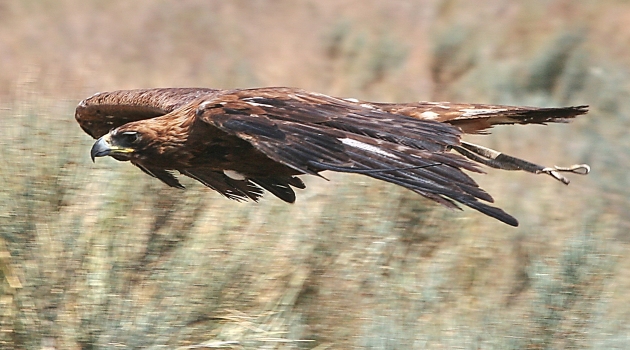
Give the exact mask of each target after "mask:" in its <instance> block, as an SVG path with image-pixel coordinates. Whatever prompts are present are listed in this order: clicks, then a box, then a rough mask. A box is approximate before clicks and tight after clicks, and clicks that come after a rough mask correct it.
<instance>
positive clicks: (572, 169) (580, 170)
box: [554, 164, 591, 175]
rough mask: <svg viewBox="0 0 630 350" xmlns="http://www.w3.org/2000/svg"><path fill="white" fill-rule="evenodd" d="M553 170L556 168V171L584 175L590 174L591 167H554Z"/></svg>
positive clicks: (581, 165) (586, 165)
mask: <svg viewBox="0 0 630 350" xmlns="http://www.w3.org/2000/svg"><path fill="white" fill-rule="evenodd" d="M554 168H556V170H557V171H566V172H569V173H574V174H579V175H586V174H588V173H590V172H591V167H590V166H588V164H574V165H571V166H570V167H567V168H565V167H560V166H557V165H555V166H554Z"/></svg>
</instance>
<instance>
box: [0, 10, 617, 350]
mask: <svg viewBox="0 0 630 350" xmlns="http://www.w3.org/2000/svg"><path fill="white" fill-rule="evenodd" d="M629 23H630V3H629V2H628V1H622V0H604V1H587V0H585V1H574V0H530V1H517V0H485V1H464V0H417V1H411V0H390V1H378V0H334V1H333V0H319V1H308V0H297V1H296V0H232V1H205V0H179V1H175V0H172V1H168V0H153V1H149V0H138V1H123V0H107V1H101V0H94V1H85V0H54V1H53V0H23V1H10V0H3V1H0V64H1V67H2V69H1V70H0V133H1V134H0V135H1V136H0V150H1V152H0V164H1V166H0V183H1V184H2V190H1V191H0V208H1V209H0V233H1V236H0V347H2V348H6V349H10V348H20V349H100V348H119V349H120V348H122V349H126V348H153V349H157V348H160V349H162V348H180V349H201V348H218V347H223V348H235V349H257V348H265V349H319V350H322V349H351V348H356V349H411V348H416V349H454V348H458V349H523V348H527V349H560V348H562V349H586V348H594V349H603V348H609V349H612V348H618V349H621V348H628V347H630V345H628V344H630V306H629V305H630V297H629V296H628V292H627V291H628V290H629V289H630V254H629V252H630V232H629V229H630V216H629V214H628V212H629V210H630V202H629V201H628V198H629V197H630V190H629V185H630V177H629V176H628V171H630V137H628V136H627V135H628V132H627V130H628V126H629V124H630V118H629V117H628V115H629V114H630V99H629V93H630V28H629V26H628V24H629ZM166 86H167V87H176V86H179V87H183V86H190V87H193V86H199V87H214V88H236V87H239V88H245V87H258V86H295V87H301V88H304V89H308V90H314V91H318V92H321V93H326V94H330V95H335V96H340V97H354V98H359V99H364V100H372V101H387V102H410V101H418V100H438V101H440V100H451V101H456V102H476V103H495V104H516V105H533V106H563V105H578V104H589V105H590V106H591V107H590V110H591V112H590V113H589V114H588V115H587V116H585V117H580V118H579V119H578V120H576V121H575V122H573V123H571V124H563V125H550V126H512V127H499V128H496V129H494V130H493V134H492V135H489V136H487V135H486V136H474V137H467V140H468V141H471V142H475V143H479V144H482V145H485V146H487V147H492V148H495V149H499V150H501V151H503V152H506V153H508V154H511V155H514V156H517V157H521V158H526V159H528V160H531V161H534V162H536V163H539V164H545V165H548V166H551V165H554V164H558V165H570V164H574V163H589V164H590V165H591V167H592V169H593V171H592V173H591V174H590V175H589V176H587V177H578V176H574V177H572V180H573V181H572V183H571V185H569V186H568V187H567V186H564V185H562V184H560V183H559V182H557V181H554V180H553V179H551V178H549V177H547V176H535V175H531V174H521V173H511V172H505V171H496V170H492V169H488V174H486V175H479V176H477V175H475V176H474V177H475V179H477V180H478V181H479V183H480V184H481V186H482V187H483V188H485V189H486V190H488V191H489V192H490V193H491V194H493V196H494V197H495V199H496V204H497V205H498V206H500V207H502V208H504V209H505V210H506V211H508V212H510V213H511V214H513V215H514V216H515V217H517V218H518V219H519V221H520V224H521V226H520V227H518V228H512V227H509V226H507V225H504V224H501V223H499V222H497V221H495V220H493V219H491V218H489V217H486V216H483V215H481V214H480V213H478V212H476V211H474V210H469V209H464V210H463V211H461V212H459V211H457V212H456V211H451V210H448V209H446V208H443V207H439V206H437V205H436V204H434V203H432V202H429V201H427V200H425V199H423V198H422V197H420V196H418V195H416V194H413V193H411V192H409V191H406V190H404V189H401V188H399V187H397V186H394V185H390V184H384V183H380V182H377V181H374V180H371V179H369V178H367V177H364V176H359V175H339V174H326V176H327V177H328V178H329V179H330V181H325V180H322V179H318V178H306V179H305V181H306V183H307V186H308V188H307V189H306V190H304V191H300V192H299V193H298V200H297V202H296V203H295V204H294V205H287V204H285V203H282V202H281V201H279V200H277V199H275V198H273V196H267V197H266V198H264V199H263V200H262V201H261V202H260V203H237V202H232V201H229V200H227V199H225V198H222V197H221V196H220V195H219V194H217V193H215V192H213V191H211V190H209V189H207V188H204V187H203V186H202V185H201V184H199V183H195V182H193V181H187V179H183V181H184V184H185V185H186V186H187V190H185V191H181V190H177V189H172V188H168V187H167V186H165V185H163V184H162V183H160V182H159V181H158V180H156V179H153V178H150V177H148V176H146V175H145V174H143V173H141V172H140V171H139V170H138V169H136V168H135V167H133V166H131V165H130V164H128V163H119V162H116V161H115V160H113V159H109V158H108V159H99V160H98V161H97V162H96V164H93V163H92V162H91V161H90V158H89V149H90V147H91V144H92V143H93V140H91V138H90V137H89V136H88V135H86V134H84V133H83V132H82V131H81V130H80V128H79V127H78V125H77V124H76V122H75V121H74V107H75V106H76V105H77V103H78V102H79V101H80V100H82V99H83V98H86V97H88V96H90V95H92V94H94V93H95V92H98V91H107V90H117V89H131V88H145V87H166Z"/></svg>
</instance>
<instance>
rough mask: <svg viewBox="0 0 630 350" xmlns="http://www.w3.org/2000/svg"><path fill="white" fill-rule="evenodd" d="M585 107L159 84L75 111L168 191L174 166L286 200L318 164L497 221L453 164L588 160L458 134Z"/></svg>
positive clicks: (97, 148)
mask: <svg viewBox="0 0 630 350" xmlns="http://www.w3.org/2000/svg"><path fill="white" fill-rule="evenodd" d="M586 112H587V106H577V107H565V108H533V107H510V106H496V105H479V104H456V103H448V102H439V103H436V102H414V103H373V102H365V101H359V100H357V99H344V98H337V97H331V96H327V95H323V94H319V93H314V92H309V91H304V90H301V89H294V88H285V87H273V88H257V89H237V90H216V89H205V88H161V89H141V90H122V91H113V92H104V93H98V94H96V95H94V96H91V97H89V98H87V99H85V100H83V101H82V102H81V103H80V104H79V105H78V106H77V109H76V114H75V117H76V120H77V121H78V122H79V125H80V126H81V128H82V129H83V130H84V131H85V132H86V133H88V134H89V135H90V136H92V137H93V138H95V139H98V140H97V141H96V143H95V144H94V146H93V147H92V150H91V156H92V160H94V158H95V157H102V156H111V157H113V158H115V159H117V160H120V161H130V162H131V163H132V164H134V165H136V166H137V167H139V168H140V169H142V170H143V171H144V172H145V173H147V174H149V175H151V176H154V177H156V178H158V179H160V180H162V181H163V182H164V183H166V184H167V185H169V186H172V187H178V188H183V186H182V185H181V184H180V183H179V181H178V180H177V179H176V177H175V176H174V173H175V172H179V173H180V174H183V175H185V176H189V177H191V178H193V179H195V180H198V181H199V182H201V183H203V184H204V185H206V186H208V187H210V188H212V189H214V190H216V191H217V192H219V193H221V194H222V195H224V196H226V197H227V198H230V199H236V200H247V199H252V200H254V201H255V200H257V199H258V198H260V197H261V196H262V194H263V190H267V191H269V192H271V193H272V194H274V195H275V196H277V197H278V198H280V199H282V200H283V201H285V202H289V203H292V202H294V201H295V193H294V192H293V188H292V187H295V188H299V189H303V188H305V186H304V183H303V182H302V181H301V180H300V179H299V178H298V177H296V175H303V174H310V175H319V173H320V172H322V171H324V170H330V171H337V172H344V173H356V174H363V175H367V176H370V177H373V178H375V179H379V180H383V181H387V182H391V183H393V184H396V185H399V186H402V187H405V188H408V189H410V190H412V191H414V192H416V193H418V194H420V195H422V196H424V197H427V198H429V199H431V200H434V201H436V202H438V203H440V204H443V205H445V206H447V207H450V208H459V207H458V206H457V204H456V202H459V203H461V204H464V205H467V206H469V207H471V208H474V209H476V210H478V211H480V212H482V213H484V214H486V215H489V216H491V217H493V218H496V219H498V220H500V221H502V222H504V223H506V224H509V225H512V226H517V225H518V222H517V221H516V219H515V218H513V217H512V216H510V215H509V214H507V213H505V212H504V211H503V210H501V209H500V208H496V207H492V206H490V205H488V204H486V203H484V202H493V199H492V197H491V196H490V195H489V194H488V193H487V192H485V191H484V190H482V189H481V188H479V186H478V185H477V183H475V181H474V180H473V179H471V178H470V177H469V176H468V175H467V174H466V173H465V172H464V170H467V171H471V172H478V173H481V172H483V171H482V170H480V169H479V164H484V165H487V166H490V167H493V168H500V169H506V170H525V171H528V172H531V173H536V174H539V173H545V174H548V175H551V176H553V177H554V178H556V179H557V180H560V181H562V182H563V183H565V184H568V182H569V181H568V180H567V179H566V178H564V177H563V176H562V175H561V174H560V172H564V171H566V172H573V173H578V174H586V173H588V171H589V168H588V166H587V165H574V166H572V167H568V168H562V167H553V168H551V167H543V166H539V165H536V164H532V163H530V162H527V161H524V160H521V159H518V158H514V157H511V156H508V155H505V154H503V153H500V152H497V151H495V150H492V149H489V148H485V147H481V146H478V145H474V144H471V143H468V142H464V141H462V140H461V135H462V133H482V132H485V131H487V129H489V128H490V127H492V126H494V125H498V124H545V123H547V122H566V121H568V120H569V119H571V118H573V117H575V116H577V115H580V114H584V113H586Z"/></svg>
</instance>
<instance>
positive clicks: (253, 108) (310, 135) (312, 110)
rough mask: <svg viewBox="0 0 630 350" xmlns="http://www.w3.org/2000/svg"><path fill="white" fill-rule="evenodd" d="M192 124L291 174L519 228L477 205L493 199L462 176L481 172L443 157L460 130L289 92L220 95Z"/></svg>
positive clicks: (208, 102) (203, 106) (455, 157)
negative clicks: (352, 177) (466, 211)
mask: <svg viewBox="0 0 630 350" xmlns="http://www.w3.org/2000/svg"><path fill="white" fill-rule="evenodd" d="M197 117H198V118H199V119H201V120H202V121H204V122H206V123H208V124H210V125H213V126H215V127H217V128H219V129H220V130H222V131H224V132H226V133H228V134H231V135H236V136H238V137H239V138H241V139H243V140H246V141H248V142H249V143H250V144H252V145H253V146H254V147H255V148H256V149H258V150H259V151H261V152H263V153H264V154H265V155H266V156H267V157H269V158H271V159H273V160H275V161H277V162H279V163H281V164H284V165H286V166H288V167H291V168H293V169H295V170H296V171H297V172H300V173H304V174H317V173H318V172H320V171H323V170H332V171H338V172H348V173H360V174H365V175H367V176H370V177H373V178H376V179H380V180H384V181H387V182H391V183H394V184H397V185H400V186H403V187H405V188H408V189H410V190H412V191H414V192H417V193H419V194H421V195H423V196H425V197H427V198H429V199H432V200H434V201H437V202H439V203H441V204H443V205H446V206H448V207H451V208H459V207H458V206H457V204H456V203H455V202H459V203H462V204H465V205H467V206H470V207H472V208H474V209H477V210H479V211H481V212H482V213H484V214H487V215H489V216H492V217H494V218H497V219H499V220H501V221H503V222H505V223H507V224H510V225H514V226H516V225H517V224H518V222H517V221H516V219H514V218H513V217H512V216H510V215H508V214H507V213H505V212H504V211H503V210H501V209H499V208H495V207H492V206H489V205H487V204H485V203H483V202H480V200H483V201H487V202H492V201H493V199H492V197H491V196H490V195H489V194H487V193H486V192H485V191H483V190H482V189H480V188H479V186H478V185H477V184H476V183H475V181H474V180H473V179H471V178H470V177H469V176H468V175H466V174H465V173H464V172H463V171H462V170H463V169H466V170H470V171H474V172H481V171H480V170H479V169H478V168H477V167H476V166H475V164H474V163H473V162H471V161H469V160H467V159H466V158H464V157H461V156H459V155H456V154H453V153H449V152H448V151H449V150H450V149H451V147H453V146H457V145H459V144H460V139H459V136H460V130H459V129H458V128H456V127H453V126H451V125H448V124H444V123H439V122H434V121H425V120H417V119H413V118H410V117H408V116H404V115H400V114H394V113H388V112H386V111H383V110H381V109H378V108H375V107H374V106H371V105H368V104H361V103H356V102H353V101H349V100H343V99H338V98H334V97H330V96H326V95H321V94H316V93H310V92H307V91H303V90H298V89H289V88H264V89H250V90H233V91H225V92H221V93H219V94H217V95H215V96H213V97H212V98H208V99H207V100H206V101H204V102H202V103H200V105H199V107H198V110H197Z"/></svg>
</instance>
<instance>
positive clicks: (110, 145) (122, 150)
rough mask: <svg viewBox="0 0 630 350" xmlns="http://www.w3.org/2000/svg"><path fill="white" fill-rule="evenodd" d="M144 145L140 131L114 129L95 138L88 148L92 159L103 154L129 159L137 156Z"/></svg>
mask: <svg viewBox="0 0 630 350" xmlns="http://www.w3.org/2000/svg"><path fill="white" fill-rule="evenodd" d="M145 147H146V145H145V142H143V137H142V134H141V133H140V132H138V131H130V130H124V131H123V130H119V129H114V130H112V131H110V132H109V133H107V134H105V135H103V136H102V137H101V138H99V139H98V140H96V142H95V143H94V145H93V146H92V149H91V150H90V156H91V157H92V161H94V159H95V158H96V157H104V156H112V157H114V158H116V159H117V160H131V159H134V158H138V157H139V153H140V152H141V151H142V149H143V148H145Z"/></svg>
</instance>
